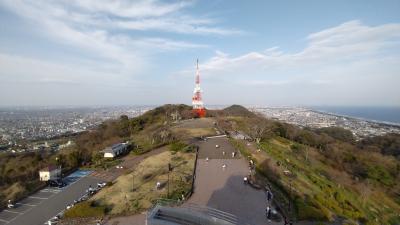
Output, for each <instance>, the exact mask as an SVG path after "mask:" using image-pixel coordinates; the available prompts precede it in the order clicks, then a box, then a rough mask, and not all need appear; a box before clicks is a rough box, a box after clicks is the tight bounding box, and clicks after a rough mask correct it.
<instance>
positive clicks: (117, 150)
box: [103, 143, 128, 158]
mask: <svg viewBox="0 0 400 225" xmlns="http://www.w3.org/2000/svg"><path fill="white" fill-rule="evenodd" d="M127 151H128V144H127V143H118V144H114V145H112V146H111V147H107V148H106V149H104V150H103V152H104V158H115V157H117V156H119V155H121V154H123V153H126V152H127Z"/></svg>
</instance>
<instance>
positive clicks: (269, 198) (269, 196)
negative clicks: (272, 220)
mask: <svg viewBox="0 0 400 225" xmlns="http://www.w3.org/2000/svg"><path fill="white" fill-rule="evenodd" d="M272 198H273V194H272V192H271V191H270V190H268V191H267V201H268V203H270V202H271V201H272Z"/></svg>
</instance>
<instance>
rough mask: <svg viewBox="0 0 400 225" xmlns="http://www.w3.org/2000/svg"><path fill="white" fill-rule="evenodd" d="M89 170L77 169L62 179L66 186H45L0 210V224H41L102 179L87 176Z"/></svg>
mask: <svg viewBox="0 0 400 225" xmlns="http://www.w3.org/2000/svg"><path fill="white" fill-rule="evenodd" d="M90 173H91V171H85V170H78V171H76V172H74V173H72V174H71V175H69V176H67V177H66V178H64V179H63V180H64V181H65V182H66V183H67V186H66V187H63V188H53V187H46V188H44V189H42V190H40V191H38V192H36V193H34V194H32V195H30V196H28V197H27V198H25V199H23V200H21V201H19V202H18V203H15V207H14V208H12V209H5V210H3V211H1V212H0V225H43V224H45V223H46V222H47V221H48V220H49V219H51V218H52V217H54V216H55V215H56V214H58V213H59V212H61V211H62V210H64V209H65V208H66V206H67V205H69V204H71V203H73V202H74V200H76V199H78V198H80V197H81V196H82V195H84V194H85V193H86V190H87V189H88V188H89V186H90V185H91V186H92V187H95V186H96V185H97V183H98V182H102V180H100V179H98V178H95V177H92V176H88V175H89V174H90Z"/></svg>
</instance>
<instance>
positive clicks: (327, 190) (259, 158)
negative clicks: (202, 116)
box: [219, 115, 400, 224]
mask: <svg viewBox="0 0 400 225" xmlns="http://www.w3.org/2000/svg"><path fill="white" fill-rule="evenodd" d="M254 116H255V117H247V118H245V117H234V118H229V117H227V118H223V119H221V120H222V121H221V120H220V121H219V122H220V123H224V128H225V129H227V130H232V131H233V130H240V131H243V132H247V133H248V134H249V135H250V136H251V137H252V138H254V139H255V138H257V137H258V138H259V142H258V143H256V142H252V143H251V145H248V144H247V142H246V141H240V140H232V142H233V144H234V145H236V147H237V148H239V149H241V150H242V153H243V154H245V155H248V156H249V157H252V158H253V160H254V161H256V162H257V169H258V171H259V172H260V174H262V175H264V176H265V177H266V178H267V182H268V183H270V184H272V185H273V186H274V188H275V190H276V191H277V192H279V193H281V194H277V196H280V197H281V198H280V202H282V204H283V208H284V209H285V210H286V211H288V210H287V208H288V205H289V200H288V199H290V202H291V203H292V209H293V208H294V210H295V211H294V216H296V217H297V219H299V220H321V221H332V220H337V219H340V218H343V219H344V220H347V221H348V222H349V223H354V224H355V223H356V222H360V223H362V224H400V216H399V215H400V176H399V171H400V162H399V160H398V159H396V158H395V157H393V156H392V155H389V154H382V153H384V152H397V151H398V149H399V148H398V145H396V143H397V140H398V139H396V138H393V135H392V134H390V135H387V136H389V137H380V138H378V140H379V141H376V140H375V139H372V140H370V139H368V140H365V141H363V142H355V141H354V138H353V137H352V135H351V132H349V131H347V130H344V129H341V128H328V129H319V130H311V129H301V128H299V127H296V126H293V125H289V124H285V123H281V122H277V121H272V120H268V119H265V118H261V117H256V115H254ZM254 131H259V132H254ZM382 139H383V140H382ZM384 146H386V148H384ZM382 148H384V149H386V150H383V149H382ZM380 149H382V151H381V150H380ZM388 149H390V151H388ZM260 180H263V179H262V178H261V179H260ZM292 211H293V210H292ZM287 213H288V212H287Z"/></svg>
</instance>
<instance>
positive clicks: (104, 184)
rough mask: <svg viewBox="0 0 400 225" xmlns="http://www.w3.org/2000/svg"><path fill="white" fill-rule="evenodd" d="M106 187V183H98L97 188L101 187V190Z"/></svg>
mask: <svg viewBox="0 0 400 225" xmlns="http://www.w3.org/2000/svg"><path fill="white" fill-rule="evenodd" d="M106 185H107V183H106V182H102V183H97V187H99V188H103V187H105V186H106Z"/></svg>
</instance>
